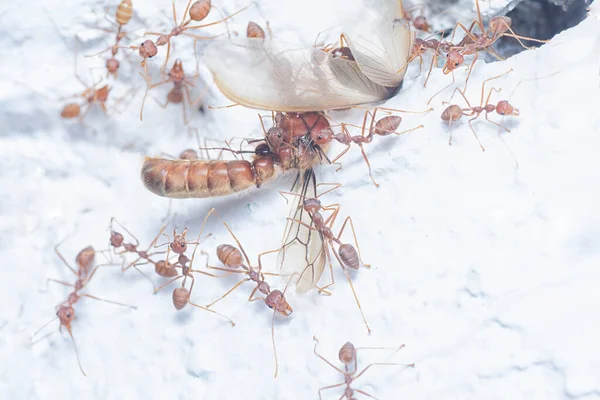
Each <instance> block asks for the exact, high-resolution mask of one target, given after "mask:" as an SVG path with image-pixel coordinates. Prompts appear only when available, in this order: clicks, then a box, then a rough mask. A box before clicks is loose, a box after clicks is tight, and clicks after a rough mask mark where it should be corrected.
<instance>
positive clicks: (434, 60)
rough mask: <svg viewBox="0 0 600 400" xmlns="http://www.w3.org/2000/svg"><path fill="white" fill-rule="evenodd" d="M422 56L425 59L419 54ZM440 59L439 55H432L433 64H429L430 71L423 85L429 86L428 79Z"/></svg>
mask: <svg viewBox="0 0 600 400" xmlns="http://www.w3.org/2000/svg"><path fill="white" fill-rule="evenodd" d="M419 57H420V58H421V60H422V59H423V57H421V56H419ZM437 59H438V55H437V54H434V55H433V56H432V57H431V64H429V71H428V72H427V78H425V82H424V83H423V87H427V81H428V80H429V77H430V76H431V71H432V70H433V64H435V63H436V62H437Z"/></svg>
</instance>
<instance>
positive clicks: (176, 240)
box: [169, 228, 187, 254]
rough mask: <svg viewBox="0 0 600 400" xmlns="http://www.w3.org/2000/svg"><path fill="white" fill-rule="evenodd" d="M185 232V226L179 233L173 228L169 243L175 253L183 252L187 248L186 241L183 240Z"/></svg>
mask: <svg viewBox="0 0 600 400" xmlns="http://www.w3.org/2000/svg"><path fill="white" fill-rule="evenodd" d="M186 234H187V228H186V229H184V230H183V232H181V235H178V234H177V233H176V230H175V229H173V241H172V242H171V243H170V244H169V246H170V247H171V250H173V252H174V253H176V254H183V253H185V251H186V250H187V243H186V242H185V235H186Z"/></svg>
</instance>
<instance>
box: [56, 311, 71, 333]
mask: <svg viewBox="0 0 600 400" xmlns="http://www.w3.org/2000/svg"><path fill="white" fill-rule="evenodd" d="M56 315H57V316H58V319H59V320H60V325H61V326H64V327H66V328H67V329H68V330H69V332H70V331H71V322H73V320H74V319H75V310H74V309H73V307H71V306H61V307H60V308H59V309H58V311H57V312H56Z"/></svg>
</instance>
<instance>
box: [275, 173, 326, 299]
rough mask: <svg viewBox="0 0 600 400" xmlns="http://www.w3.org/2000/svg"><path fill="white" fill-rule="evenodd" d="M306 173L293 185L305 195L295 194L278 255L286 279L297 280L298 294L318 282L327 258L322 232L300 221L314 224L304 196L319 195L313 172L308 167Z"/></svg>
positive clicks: (281, 272) (294, 191) (281, 270)
mask: <svg viewBox="0 0 600 400" xmlns="http://www.w3.org/2000/svg"><path fill="white" fill-rule="evenodd" d="M304 176H305V177H307V178H306V179H300V178H301V177H300V176H299V177H298V180H297V181H296V183H295V184H294V187H293V188H292V192H293V193H298V194H302V197H301V196H293V197H294V199H293V202H292V209H291V211H290V218H291V220H288V221H287V225H286V227H285V232H284V235H283V241H282V247H281V250H280V251H279V254H278V257H277V264H278V266H279V273H280V275H281V276H282V277H283V279H284V280H285V281H286V282H287V281H289V279H290V278H291V279H292V282H295V283H296V293H298V294H302V293H306V292H308V291H309V290H310V289H312V288H313V287H315V286H316V285H317V283H318V282H319V279H321V275H322V274H323V270H324V268H325V263H326V259H327V254H326V249H325V248H324V246H323V237H322V236H321V234H320V233H319V232H318V231H316V230H314V229H309V228H307V227H306V226H303V225H302V224H299V223H298V222H297V221H302V222H303V223H305V224H306V225H308V226H312V227H314V224H313V222H312V219H311V217H310V215H309V214H308V213H307V212H306V211H305V210H304V208H303V207H302V205H303V201H304V199H305V198H315V197H316V186H315V182H314V173H313V172H312V170H309V171H306V172H304Z"/></svg>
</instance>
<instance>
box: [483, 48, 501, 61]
mask: <svg viewBox="0 0 600 400" xmlns="http://www.w3.org/2000/svg"><path fill="white" fill-rule="evenodd" d="M485 51H486V52H487V53H488V54H490V55H492V56H493V57H495V58H496V59H497V60H498V61H504V60H505V58H504V57H502V56H501V55H500V54H498V53H497V52H496V50H494V48H493V47H492V46H489V47H486V48H485Z"/></svg>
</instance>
